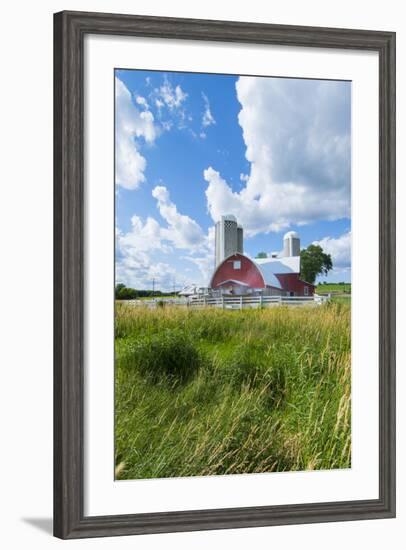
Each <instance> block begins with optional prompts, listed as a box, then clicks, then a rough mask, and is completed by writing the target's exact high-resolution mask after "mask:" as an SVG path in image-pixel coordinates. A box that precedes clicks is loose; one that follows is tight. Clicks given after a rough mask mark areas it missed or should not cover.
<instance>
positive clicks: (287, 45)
mask: <svg viewBox="0 0 406 550" xmlns="http://www.w3.org/2000/svg"><path fill="white" fill-rule="evenodd" d="M54 25H55V34H54V37H55V39H54V54H55V57H54V61H55V101H54V109H55V157H54V160H55V163H54V170H55V177H54V181H55V218H54V219H55V255H54V256H55V267H54V273H55V299H54V303H55V347H54V349H55V361H54V368H55V385H54V407H55V409H54V416H55V422H54V439H55V444H54V445H55V447H54V448H55V461H54V480H55V487H54V489H55V490H54V494H55V497H54V533H55V536H57V537H60V538H79V537H96V536H111V535H129V534H142V533H159V532H173V531H192V530H203V529H220V528H236V527H256V526H267V525H269V526H271V525H281V524H293V523H310V522H327V521H343V520H357V519H373V518H388V517H394V515H395V35H394V33H390V32H380V31H365V30H347V29H333V28H310V27H294V26H281V25H269V24H253V23H240V22H226V21H203V20H191V19H190V20H188V19H173V18H160V17H147V16H135V15H134V16H133V15H117V14H116V15H112V14H101V13H81V12H62V13H58V14H56V15H55V20H54Z"/></svg>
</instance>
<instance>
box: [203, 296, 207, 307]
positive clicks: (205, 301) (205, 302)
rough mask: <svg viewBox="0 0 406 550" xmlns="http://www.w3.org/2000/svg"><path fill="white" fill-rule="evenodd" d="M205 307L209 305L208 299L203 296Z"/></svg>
mask: <svg viewBox="0 0 406 550" xmlns="http://www.w3.org/2000/svg"><path fill="white" fill-rule="evenodd" d="M203 305H204V306H205V307H206V305H207V298H206V295H204V296H203Z"/></svg>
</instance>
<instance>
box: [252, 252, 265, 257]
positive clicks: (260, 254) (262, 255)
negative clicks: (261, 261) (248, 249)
mask: <svg viewBox="0 0 406 550" xmlns="http://www.w3.org/2000/svg"><path fill="white" fill-rule="evenodd" d="M255 257H256V258H267V257H268V254H267V253H266V252H258V254H257V255H256V256H255Z"/></svg>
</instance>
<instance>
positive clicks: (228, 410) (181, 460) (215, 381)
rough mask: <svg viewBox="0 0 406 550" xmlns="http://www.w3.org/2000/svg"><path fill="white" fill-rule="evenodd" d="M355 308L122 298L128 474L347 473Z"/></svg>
mask: <svg viewBox="0 0 406 550" xmlns="http://www.w3.org/2000/svg"><path fill="white" fill-rule="evenodd" d="M350 354H351V340H350V308H349V306H347V305H346V304H328V305H326V306H321V307H318V308H307V307H298V308H293V307H275V308H269V309H263V310H243V311H223V310H214V309H209V308H208V309H204V310H199V311H191V310H188V309H186V308H185V309H183V308H179V307H178V308H177V307H165V308H160V309H156V310H152V309H147V308H137V307H133V306H126V305H123V304H118V306H117V310H116V377H115V382H116V383H115V396H116V407H115V427H116V433H115V438H116V441H115V443H116V467H117V468H116V476H117V478H119V479H136V478H151V477H172V476H191V475H213V474H231V473H233V474H235V473H249V472H271V471H291V470H311V469H332V468H347V467H349V466H350V465H351V429H350V428H351V408H350V397H351V370H350V356H351V355H350Z"/></svg>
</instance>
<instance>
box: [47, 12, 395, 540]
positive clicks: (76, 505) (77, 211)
mask: <svg viewBox="0 0 406 550" xmlns="http://www.w3.org/2000/svg"><path fill="white" fill-rule="evenodd" d="M87 34H104V35H124V36H135V37H155V38H160V39H168V38H172V39H173V38H176V39H188V40H191V39H193V40H202V41H209V40H210V41H224V42H240V43H246V44H250V43H256V44H272V45H275V44H277V45H291V46H296V47H318V48H338V49H351V50H368V51H373V52H378V54H379V96H380V98H379V128H380V145H379V165H380V173H379V178H380V181H379V202H380V213H379V249H380V265H379V278H380V296H379V324H380V343H379V498H378V499H376V500H363V501H362V500H361V501H360V500H357V501H349V502H324V503H315V504H293V505H278V506H261V507H245V508H229V509H210V510H198V511H193V510H192V511H179V512H162V513H143V514H129V515H114V516H97V517H96V516H95V517H87V516H85V515H84V511H83V495H84V473H83V451H84V428H83V417H84V395H83V356H84V337H83V303H84V302H83V294H84V284H83V258H84V246H83V238H84V229H83V224H84V212H83V192H84V169H83V165H84V164H83V163H84V150H83V103H84V100H83V63H84V62H83V41H84V37H85V35H87ZM54 132H55V138H54V139H55V141H54V236H55V241H54V329H55V332H54V419H55V420H54V495H55V496H54V534H55V536H57V537H60V538H63V539H68V538H80V537H101V536H112V535H131V534H143V533H164V532H174V531H197V530H204V529H223V528H237V527H259V526H268V525H269V526H270V525H282V524H299V523H312V522H328V521H345V520H358V519H374V518H390V517H394V516H395V34H394V33H391V32H378V31H366V30H348V29H336V28H313V27H299V26H284V25H268V24H256V23H240V22H228V21H227V22H226V21H204V20H194V19H174V18H166V17H162V18H161V17H147V16H135V15H117V14H114V15H112V14H102V13H81V12H61V13H57V14H55V17H54Z"/></svg>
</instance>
